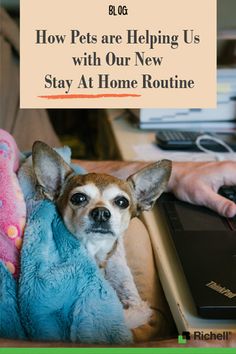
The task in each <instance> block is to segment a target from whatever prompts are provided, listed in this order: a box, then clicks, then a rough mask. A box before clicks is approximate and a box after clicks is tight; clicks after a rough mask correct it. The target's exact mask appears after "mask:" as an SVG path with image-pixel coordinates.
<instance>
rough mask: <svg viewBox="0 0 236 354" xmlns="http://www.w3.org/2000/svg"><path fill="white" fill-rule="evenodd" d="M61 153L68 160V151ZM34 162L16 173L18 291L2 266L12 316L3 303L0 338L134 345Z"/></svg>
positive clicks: (103, 283) (117, 307)
mask: <svg viewBox="0 0 236 354" xmlns="http://www.w3.org/2000/svg"><path fill="white" fill-rule="evenodd" d="M59 152H60V153H61V155H62V156H63V157H64V158H65V159H66V160H67V162H68V161H69V160H70V156H69V154H70V152H69V150H68V149H63V150H60V151H59ZM31 164H32V163H31V158H28V159H27V160H26V162H25V163H24V164H23V165H22V167H21V169H20V172H19V175H18V177H19V181H20V185H21V188H22V190H23V192H24V196H25V200H26V205H27V224H26V228H25V234H24V242H23V247H22V253H21V274H20V280H19V285H18V289H17V284H16V281H15V279H14V278H13V277H12V276H11V274H9V272H8V271H7V269H6V267H4V265H3V268H1V267H0V270H1V272H0V277H1V281H2V284H3V285H4V286H1V284H0V296H3V298H4V299H5V300H6V299H7V300H8V302H11V303H10V305H11V311H10V312H9V313H7V312H6V311H5V312H4V311H1V310H2V308H1V303H0V311H1V314H2V313H3V316H1V318H0V336H4V337H8V338H24V336H26V337H27V338H29V339H31V340H51V341H56V340H57V341H73V342H83V343H107V344H109V343H110V344H111V343H116V344H127V343H131V342H132V335H131V332H130V331H129V329H128V328H127V326H126V324H125V319H124V311H123V308H122V305H121V303H120V301H119V299H118V297H117V295H116V293H115V291H114V290H113V288H112V287H111V286H110V284H109V283H108V282H107V281H106V280H105V279H104V277H103V276H102V274H101V273H100V271H99V269H98V268H97V265H96V263H95V261H94V260H93V259H91V258H90V256H89V255H88V253H87V251H86V249H85V248H84V247H83V245H82V244H81V243H80V241H79V240H77V239H76V238H75V237H74V236H73V235H72V234H71V233H70V232H69V231H68V230H67V229H66V227H65V226H64V223H63V221H62V219H61V217H60V215H59V214H58V212H57V209H56V207H55V205H54V204H53V203H52V202H50V201H48V200H42V199H40V198H39V196H38V195H37V193H36V189H35V179H34V178H35V177H34V174H33V171H32V166H31ZM76 172H78V170H77V171H76ZM80 172H81V171H80ZM1 289H2V290H3V291H2V294H1ZM9 300H10V301H9ZM5 304H7V301H5ZM8 305H9V304H8ZM4 309H5V310H6V309H7V308H6V307H5V308H4ZM9 315H10V317H9ZM3 317H4V318H3ZM7 319H8V320H7ZM4 326H5V330H4Z"/></svg>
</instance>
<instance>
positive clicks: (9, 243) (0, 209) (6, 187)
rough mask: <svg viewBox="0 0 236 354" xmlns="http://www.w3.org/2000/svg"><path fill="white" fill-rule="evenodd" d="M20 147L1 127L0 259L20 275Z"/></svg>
mask: <svg viewBox="0 0 236 354" xmlns="http://www.w3.org/2000/svg"><path fill="white" fill-rule="evenodd" d="M18 167H19V150H18V148H17V145H16V143H15V141H14V139H13V137H12V136H11V135H10V134H9V133H7V132H6V131H4V130H2V129H0V260H1V261H3V262H4V263H5V265H6V267H7V268H8V269H9V271H10V272H11V273H12V274H13V275H14V276H15V277H17V276H18V275H19V255H20V248H21V244H22V236H23V232H24V227H25V220H26V206H25V201H24V198H23V194H22V191H21V189H20V186H19V183H18V180H17V176H16V171H17V169H18Z"/></svg>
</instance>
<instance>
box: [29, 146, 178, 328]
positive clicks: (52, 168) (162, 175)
mask: <svg viewBox="0 0 236 354" xmlns="http://www.w3.org/2000/svg"><path fill="white" fill-rule="evenodd" d="M32 161H33V169H34V173H35V177H36V180H37V184H38V189H40V192H41V194H42V195H43V196H44V197H46V198H48V199H49V200H51V201H53V202H54V203H55V204H56V206H57V209H58V211H59V213H60V214H61V216H62V218H63V220H64V223H65V225H66V227H67V228H68V230H69V231H70V232H71V233H72V234H73V235H74V236H75V237H76V238H78V239H79V240H80V241H81V242H82V244H83V245H84V246H85V248H86V249H87V251H88V253H89V254H90V256H91V257H92V258H93V259H94V260H95V261H96V263H97V265H98V266H99V267H100V268H101V269H102V270H103V272H104V276H105V278H106V279H107V280H108V281H109V282H110V284H111V285H112V286H113V288H114V289H115V291H116V293H117V295H118V297H119V299H120V301H121V303H122V304H123V307H124V311H125V318H126V323H127V326H128V327H129V328H131V329H133V328H136V327H139V326H141V325H143V324H145V323H147V322H148V321H149V320H150V318H151V315H152V310H151V309H150V307H149V305H148V303H147V302H146V301H143V300H142V299H141V298H140V295H139V293H138V290H137V288H136V285H135V283H134V280H133V277H132V274H131V271H130V269H129V267H128V265H127V262H126V257H125V250H124V244H123V235H124V232H125V231H126V230H127V228H128V226H129V222H130V220H131V218H133V217H135V216H138V215H139V214H140V213H141V212H142V211H148V210H150V209H151V208H152V206H153V204H154V203H155V201H156V200H157V198H158V197H159V196H160V194H161V193H162V192H163V191H164V190H165V188H166V186H167V183H168V180H169V177H170V174H171V162H170V161H169V160H162V161H159V162H156V163H153V164H150V165H149V166H147V167H145V168H144V169H142V170H140V171H138V172H137V173H135V174H133V175H131V176H130V177H128V178H127V180H125V181H124V180H121V179H118V178H116V177H113V176H110V175H106V174H97V173H88V174H85V175H76V174H75V172H74V171H73V169H72V168H71V167H70V166H69V165H68V164H67V163H66V162H65V161H64V160H63V159H62V158H61V156H60V155H59V154H58V153H57V152H56V151H54V150H53V149H52V148H50V147H49V146H48V145H47V144H45V143H43V142H40V141H37V142H35V143H34V145H33V148H32Z"/></svg>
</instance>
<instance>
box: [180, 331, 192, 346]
mask: <svg viewBox="0 0 236 354" xmlns="http://www.w3.org/2000/svg"><path fill="white" fill-rule="evenodd" d="M189 339H190V333H189V332H187V331H184V332H182V334H180V335H179V336H178V343H179V344H186V343H187V340H189Z"/></svg>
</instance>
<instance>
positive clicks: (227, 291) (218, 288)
mask: <svg viewBox="0 0 236 354" xmlns="http://www.w3.org/2000/svg"><path fill="white" fill-rule="evenodd" d="M206 286H207V287H208V288H210V289H212V290H214V291H217V292H218V293H219V294H222V295H224V296H226V297H228V298H229V299H233V298H234V297H236V293H234V292H233V291H231V290H230V289H227V288H225V287H224V286H221V285H220V284H217V283H216V282H215V281H213V280H212V281H210V282H209V283H207V284H206Z"/></svg>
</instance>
